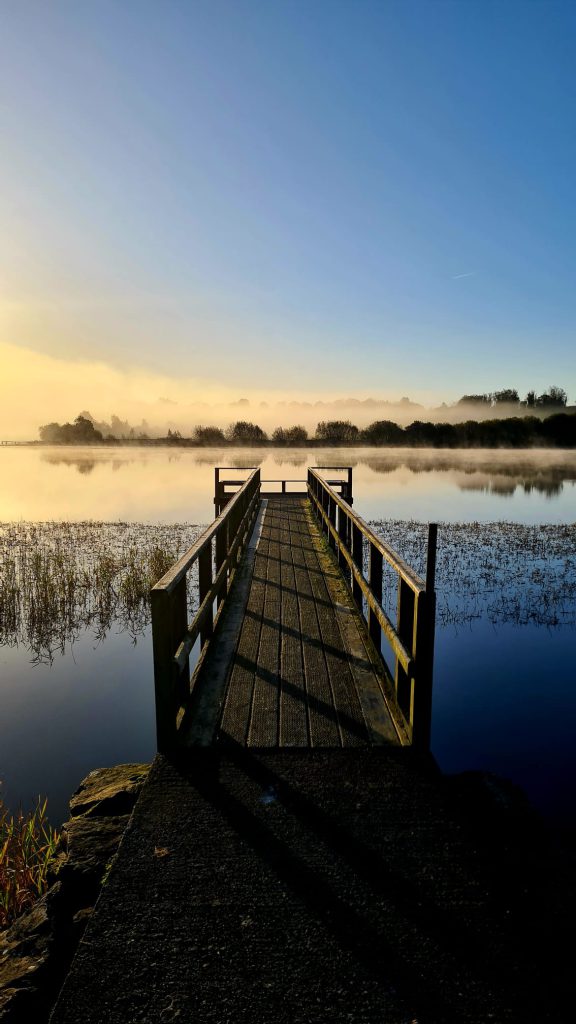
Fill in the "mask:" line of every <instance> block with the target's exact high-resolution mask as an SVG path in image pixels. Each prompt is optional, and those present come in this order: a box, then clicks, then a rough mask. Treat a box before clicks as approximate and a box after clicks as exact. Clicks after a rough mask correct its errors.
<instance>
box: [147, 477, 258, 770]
mask: <svg viewBox="0 0 576 1024" xmlns="http://www.w3.org/2000/svg"><path fill="white" fill-rule="evenodd" d="M259 504H260V470H259V469H253V470H252V471H251V472H250V475H249V476H248V478H247V479H246V480H243V481H242V482H241V487H240V489H239V490H238V491H237V492H236V494H234V495H233V496H232V498H231V499H230V500H229V501H228V503H227V504H226V507H225V508H224V510H223V511H221V512H220V514H219V515H218V517H217V518H216V519H215V521H214V522H213V523H212V525H211V526H209V527H208V529H207V530H206V531H205V532H204V533H203V534H202V536H201V537H199V538H198V540H197V541H196V543H195V544H193V545H192V547H191V548H190V549H189V550H188V551H187V552H186V554H185V555H183V556H182V558H180V559H179V561H178V562H176V563H175V565H173V566H172V568H171V569H169V570H168V572H167V573H166V574H165V575H164V576H163V577H162V579H161V580H159V581H158V583H157V584H156V585H155V586H154V587H153V588H152V591H151V602H152V642H153V648H154V686H155V692H156V732H157V742H158V750H159V751H160V753H167V752H168V751H170V750H173V749H174V747H175V746H176V745H177V740H178V727H179V723H180V720H181V718H182V715H183V713H184V709H185V706H186V703H187V701H188V698H189V696H190V653H191V651H192V648H193V647H194V644H195V643H196V641H197V640H198V638H200V648H201V654H200V657H201V656H202V650H203V648H204V647H205V645H206V643H207V642H208V641H209V639H210V637H211V636H212V633H213V630H214V626H215V624H216V621H217V618H218V614H219V609H220V607H221V605H222V602H223V601H224V598H225V597H226V594H227V593H228V590H229V587H230V584H231V582H232V578H233V576H234V573H235V571H236V567H237V565H238V562H239V561H240V557H241V555H242V552H243V550H244V547H245V545H246V542H247V540H248V538H249V537H250V534H251V531H252V527H253V525H254V522H255V519H256V516H257V513H258V507H259ZM196 563H197V564H198V583H199V607H198V611H197V612H196V614H195V616H194V618H193V620H192V622H191V623H189V622H188V600H187V585H186V581H187V577H188V573H189V572H190V571H191V570H192V569H193V567H194V566H195V565H196ZM215 604H216V611H215V608H214V606H215Z"/></svg>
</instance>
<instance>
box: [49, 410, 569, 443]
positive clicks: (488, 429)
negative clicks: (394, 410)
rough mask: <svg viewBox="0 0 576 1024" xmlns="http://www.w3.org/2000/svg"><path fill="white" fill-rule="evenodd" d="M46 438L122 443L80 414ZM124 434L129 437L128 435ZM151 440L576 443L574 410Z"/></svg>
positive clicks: (206, 430) (247, 426) (214, 431)
mask: <svg viewBox="0 0 576 1024" xmlns="http://www.w3.org/2000/svg"><path fill="white" fill-rule="evenodd" d="M40 440H41V441H43V442H44V443H45V444H102V443H108V444H121V443H123V442H122V441H119V440H118V439H117V438H113V437H110V436H109V437H106V438H105V437H103V435H102V432H101V431H99V430H97V429H96V428H95V426H94V424H93V422H92V421H91V420H89V419H86V417H84V416H82V415H80V416H77V417H76V419H75V420H74V423H64V424H62V425H61V424H59V423H48V424H46V425H45V426H43V427H40ZM127 440H128V439H127ZM133 440H135V441H137V440H141V441H144V442H146V441H147V442H148V443H150V444H174V445H187V444H188V445H190V444H192V445H228V446H237V445H260V444H273V445H285V446H289V447H293V448H294V447H298V446H302V445H307V444H309V445H315V444H318V445H320V444H321V445H355V444H357V445H374V446H377V447H414V448H417V447H431V448H532V447H539V446H542V447H561V448H574V447H576V413H570V412H557V413H553V414H552V415H551V416H547V417H545V418H544V419H541V418H540V417H538V416H529V415H523V416H508V417H506V418H501V419H500V418H499V419H496V418H495V419H487V420H466V421H465V422H464V423H431V422H424V421H421V420H415V421H414V422H413V423H411V424H410V425H409V426H407V427H401V426H399V425H398V424H397V423H393V422H392V420H375V422H374V423H371V424H370V425H369V426H368V427H365V428H364V429H363V430H361V429H360V428H359V427H357V426H355V424H354V423H351V422H350V420H322V421H321V422H320V423H319V424H318V426H317V428H316V432H315V434H314V436H313V437H309V435H308V432H307V431H306V429H305V428H304V427H302V426H299V425H297V426H294V427H277V428H276V430H274V431H273V432H272V435H271V437H268V435H267V434H266V433H265V431H264V430H263V429H262V427H260V426H258V424H257V423H250V422H248V421H247V420H238V421H237V422H236V423H232V424H231V425H230V426H229V427H228V428H227V429H226V430H222V429H221V428H220V427H203V426H197V427H195V429H194V431H193V433H192V436H191V437H189V438H185V437H182V435H181V433H180V431H178V430H169V431H168V433H167V435H166V436H165V437H162V438H155V439H154V440H150V439H149V438H137V437H134V438H133Z"/></svg>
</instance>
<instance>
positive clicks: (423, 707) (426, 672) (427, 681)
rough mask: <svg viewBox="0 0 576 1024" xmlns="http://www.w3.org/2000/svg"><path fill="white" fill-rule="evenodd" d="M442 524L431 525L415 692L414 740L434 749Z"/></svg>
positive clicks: (419, 615)
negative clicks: (440, 525)
mask: <svg viewBox="0 0 576 1024" xmlns="http://www.w3.org/2000/svg"><path fill="white" fill-rule="evenodd" d="M437 540H438V526H437V524H436V523H430V525H429V526H428V555H427V559H426V592H425V594H420V595H419V601H418V607H417V623H416V664H417V676H416V681H415V685H414V694H413V708H412V718H413V728H412V743H413V745H414V746H415V747H418V749H419V750H429V749H430V733H431V729H432V684H433V671H434V634H435V623H436V590H435V586H436V548H437Z"/></svg>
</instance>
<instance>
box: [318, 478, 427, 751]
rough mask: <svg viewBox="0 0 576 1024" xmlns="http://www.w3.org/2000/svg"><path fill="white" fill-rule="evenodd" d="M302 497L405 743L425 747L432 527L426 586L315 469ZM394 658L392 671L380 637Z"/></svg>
mask: <svg viewBox="0 0 576 1024" xmlns="http://www.w3.org/2000/svg"><path fill="white" fill-rule="evenodd" d="M308 493H309V496H310V499H311V502H312V507H313V509H314V511H315V512H316V515H317V516H318V518H319V520H320V522H321V524H322V527H323V529H324V532H325V533H326V535H327V539H328V543H329V544H330V546H331V547H332V549H333V550H334V552H335V553H336V555H337V557H338V562H339V564H340V568H341V570H342V572H343V575H344V577H345V579H346V582H347V583H348V585H350V586H351V590H352V596H353V597H354V601H355V603H356V606H357V607H358V610H359V611H360V613H361V614H362V616H363V617H364V618H365V619H366V622H367V626H368V631H369V634H370V637H371V639H372V641H373V643H374V646H375V648H376V652H377V654H378V656H379V657H380V658H381V660H382V662H383V665H384V668H385V672H386V678H387V679H388V682H389V684H390V687H391V688H392V690H393V697H394V700H395V703H396V705H397V708H396V710H397V712H398V713H399V715H400V726H401V728H402V729H403V731H404V732H405V735H406V737H407V740H408V741H409V742H411V743H412V744H413V745H414V746H417V747H419V748H420V749H428V748H429V745H430V725H431V713H432V668H433V659H434V622H435V593H434V583H435V580H434V577H435V566H436V535H437V533H436V531H437V527H436V525H435V524H433V523H432V524H430V526H429V529H428V561H427V571H426V582H424V580H423V579H421V577H420V576H419V575H418V574H417V573H416V572H414V570H413V569H412V568H411V567H410V566H409V565H408V564H407V563H406V562H405V561H404V559H403V558H401V557H400V555H398V554H397V553H396V552H395V551H393V550H392V548H391V547H390V546H389V545H388V544H386V543H385V542H384V541H382V540H381V539H380V538H379V537H377V536H376V534H375V533H374V532H373V531H372V530H371V529H370V527H369V526H368V524H367V523H366V522H365V521H364V519H362V517H361V516H359V515H358V514H357V513H356V512H354V511H353V510H352V508H351V507H350V505H349V504H348V503H347V502H346V501H344V500H343V498H341V497H340V495H339V494H337V493H336V491H335V490H334V489H333V488H332V487H331V486H330V484H329V483H328V482H327V481H326V480H324V479H323V478H322V477H321V476H320V474H319V473H318V472H316V470H315V469H309V470H308ZM364 542H367V544H368V556H369V557H368V562H369V579H366V576H365V575H364ZM384 561H386V562H387V564H388V565H389V566H390V567H391V568H392V569H394V570H395V572H396V573H397V576H398V605H397V622H396V625H394V624H393V623H392V622H391V620H390V618H389V617H388V615H387V614H386V612H385V611H384V608H383V607H382V570H383V564H384ZM383 635H384V636H385V638H386V640H387V641H388V643H389V645H390V647H391V649H392V653H393V656H394V662H395V665H394V667H393V671H392V670H391V668H390V666H389V665H388V664H387V662H386V659H385V657H384V655H383V653H382V636H383Z"/></svg>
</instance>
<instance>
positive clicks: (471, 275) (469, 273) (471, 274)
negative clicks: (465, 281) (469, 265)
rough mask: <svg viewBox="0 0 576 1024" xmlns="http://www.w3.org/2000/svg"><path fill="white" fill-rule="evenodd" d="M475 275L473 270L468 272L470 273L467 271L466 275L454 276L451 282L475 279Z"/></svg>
mask: <svg viewBox="0 0 576 1024" xmlns="http://www.w3.org/2000/svg"><path fill="white" fill-rule="evenodd" d="M475 275H476V271H475V270H470V271H468V273H467V274H454V276H453V278H452V280H453V281H459V280H460V278H461V277H475Z"/></svg>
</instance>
